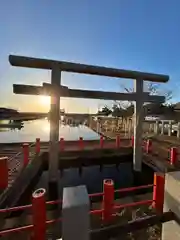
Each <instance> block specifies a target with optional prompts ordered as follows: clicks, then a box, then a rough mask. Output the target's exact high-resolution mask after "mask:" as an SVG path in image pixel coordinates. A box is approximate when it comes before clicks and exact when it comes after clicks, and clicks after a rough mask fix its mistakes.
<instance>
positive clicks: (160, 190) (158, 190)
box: [153, 173, 165, 214]
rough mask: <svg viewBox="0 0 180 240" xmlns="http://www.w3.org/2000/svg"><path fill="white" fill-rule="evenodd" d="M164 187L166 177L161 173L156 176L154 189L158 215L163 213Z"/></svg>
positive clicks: (155, 206)
mask: <svg viewBox="0 0 180 240" xmlns="http://www.w3.org/2000/svg"><path fill="white" fill-rule="evenodd" d="M164 186H165V176H164V175H163V174H160V173H155V174H154V187H153V207H154V208H155V209H156V211H157V213H160V214H161V213H163V205H164Z"/></svg>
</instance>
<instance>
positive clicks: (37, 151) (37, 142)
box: [36, 138, 41, 153]
mask: <svg viewBox="0 0 180 240" xmlns="http://www.w3.org/2000/svg"><path fill="white" fill-rule="evenodd" d="M40 148H41V147H40V138H36V153H40Z"/></svg>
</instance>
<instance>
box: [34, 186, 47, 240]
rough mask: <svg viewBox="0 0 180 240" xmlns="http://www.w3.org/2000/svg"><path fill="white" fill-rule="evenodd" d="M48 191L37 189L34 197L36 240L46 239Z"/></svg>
mask: <svg viewBox="0 0 180 240" xmlns="http://www.w3.org/2000/svg"><path fill="white" fill-rule="evenodd" d="M45 193H46V190H45V189H43V188H40V189H37V190H36V191H35V192H34V193H33V195H32V213H33V214H32V218H33V225H34V227H33V228H34V237H33V239H34V240H44V239H45V238H46V200H45Z"/></svg>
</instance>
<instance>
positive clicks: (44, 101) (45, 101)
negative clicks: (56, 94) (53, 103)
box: [39, 96, 50, 106]
mask: <svg viewBox="0 0 180 240" xmlns="http://www.w3.org/2000/svg"><path fill="white" fill-rule="evenodd" d="M39 100H40V103H41V104H42V105H45V106H49V105H50V97H49V96H40V98H39Z"/></svg>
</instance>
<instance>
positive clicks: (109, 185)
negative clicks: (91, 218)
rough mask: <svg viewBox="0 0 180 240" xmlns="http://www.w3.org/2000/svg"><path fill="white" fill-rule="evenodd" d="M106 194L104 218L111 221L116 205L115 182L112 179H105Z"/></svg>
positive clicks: (106, 221)
mask: <svg viewBox="0 0 180 240" xmlns="http://www.w3.org/2000/svg"><path fill="white" fill-rule="evenodd" d="M103 188H104V195H103V215H102V219H103V221H104V222H105V223H109V222H111V220H112V218H113V215H112V214H113V207H114V182H113V180H111V179H105V180H104V181H103Z"/></svg>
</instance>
